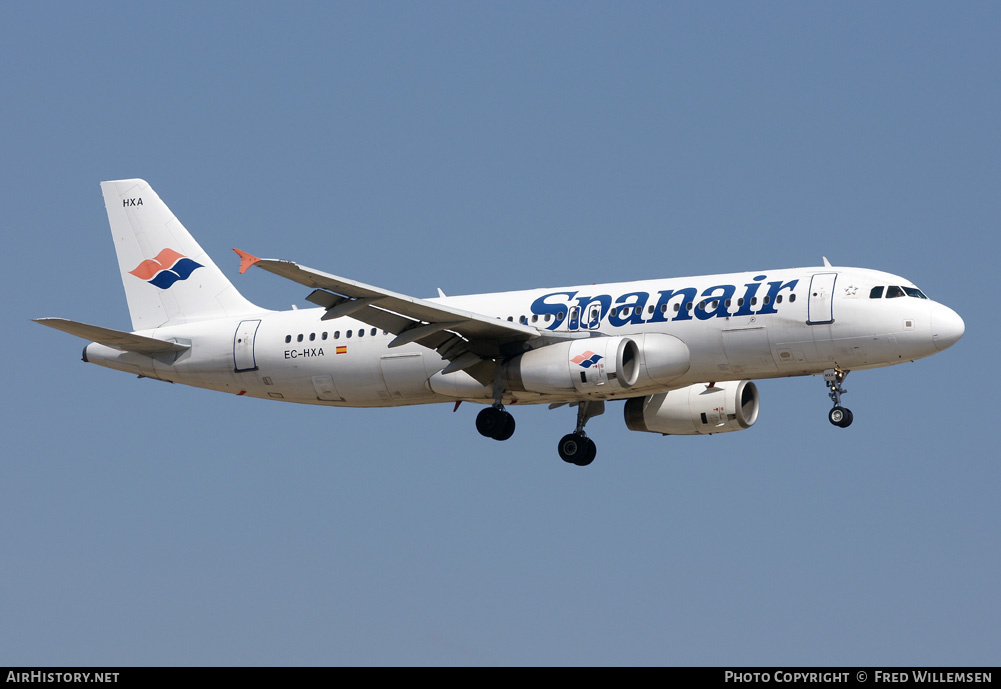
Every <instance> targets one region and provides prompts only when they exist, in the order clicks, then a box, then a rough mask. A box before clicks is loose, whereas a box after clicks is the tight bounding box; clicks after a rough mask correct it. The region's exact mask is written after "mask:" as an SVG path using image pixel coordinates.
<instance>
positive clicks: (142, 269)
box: [129, 249, 202, 289]
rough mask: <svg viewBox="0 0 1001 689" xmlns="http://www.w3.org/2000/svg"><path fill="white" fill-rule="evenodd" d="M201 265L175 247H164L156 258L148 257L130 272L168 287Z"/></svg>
mask: <svg viewBox="0 0 1001 689" xmlns="http://www.w3.org/2000/svg"><path fill="white" fill-rule="evenodd" d="M201 267H202V264H201V263H196V262H195V261H192V260H191V259H190V258H188V257H187V256H185V255H183V254H179V253H177V252H176V251H174V250H173V249H164V250H163V251H161V252H160V253H158V254H157V255H156V258H152V259H149V258H148V259H146V260H145V261H143V262H142V263H140V264H139V265H137V266H136V267H135V269H134V270H130V271H129V274H131V275H135V276H136V277H137V278H139V279H140V280H145V281H146V282H148V283H149V284H151V285H156V286H157V287H159V288H160V289H167V288H168V287H170V286H171V285H173V284H174V283H175V282H177V281H178V280H187V279H188V277H189V276H190V275H191V273H193V272H194V271H195V269H197V268H201Z"/></svg>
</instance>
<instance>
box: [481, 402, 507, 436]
mask: <svg viewBox="0 0 1001 689" xmlns="http://www.w3.org/2000/svg"><path fill="white" fill-rule="evenodd" d="M476 430H477V431H479V432H480V435H485V436H486V437H488V438H493V439H494V440H507V439H508V438H510V437H511V436H512V435H514V417H513V416H511V412H508V411H504V405H502V404H495V405H494V406H492V407H487V408H486V409H483V410H481V411H480V413H479V414H477V415H476Z"/></svg>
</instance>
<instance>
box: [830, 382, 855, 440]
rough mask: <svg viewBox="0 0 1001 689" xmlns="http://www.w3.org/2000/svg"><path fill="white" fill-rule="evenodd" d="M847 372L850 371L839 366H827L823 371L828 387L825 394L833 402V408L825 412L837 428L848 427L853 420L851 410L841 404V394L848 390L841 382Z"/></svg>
mask: <svg viewBox="0 0 1001 689" xmlns="http://www.w3.org/2000/svg"><path fill="white" fill-rule="evenodd" d="M849 373H851V371H845V370H843V369H841V368H829V369H827V370H826V371H824V382H825V383H826V384H827V387H828V388H829V389H830V392H829V393H827V396H828V397H830V398H831V401H832V402H833V403H834V408H833V409H831V411H830V412H829V413H828V414H827V420H828V421H830V422H831V423H833V424H834V425H835V426H838V427H839V428H848V427H849V426H851V425H852V421H853V420H854V417H853V416H852V412H851V410H850V409H845V408H844V407H842V406H841V396H842V395H844V394H845V393H846V392H848V391H847V390H845V388H844V386H843V385H842V383H843V382H844V381H845V378H847V377H848V374H849Z"/></svg>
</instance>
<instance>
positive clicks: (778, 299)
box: [775, 294, 782, 304]
mask: <svg viewBox="0 0 1001 689" xmlns="http://www.w3.org/2000/svg"><path fill="white" fill-rule="evenodd" d="M775 303H776V304H781V303H782V295H781V294H780V295H779V296H777V297H775Z"/></svg>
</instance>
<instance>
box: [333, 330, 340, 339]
mask: <svg viewBox="0 0 1001 689" xmlns="http://www.w3.org/2000/svg"><path fill="white" fill-rule="evenodd" d="M334 339H335V340H339V339H341V331H340V330H335V331H334Z"/></svg>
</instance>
